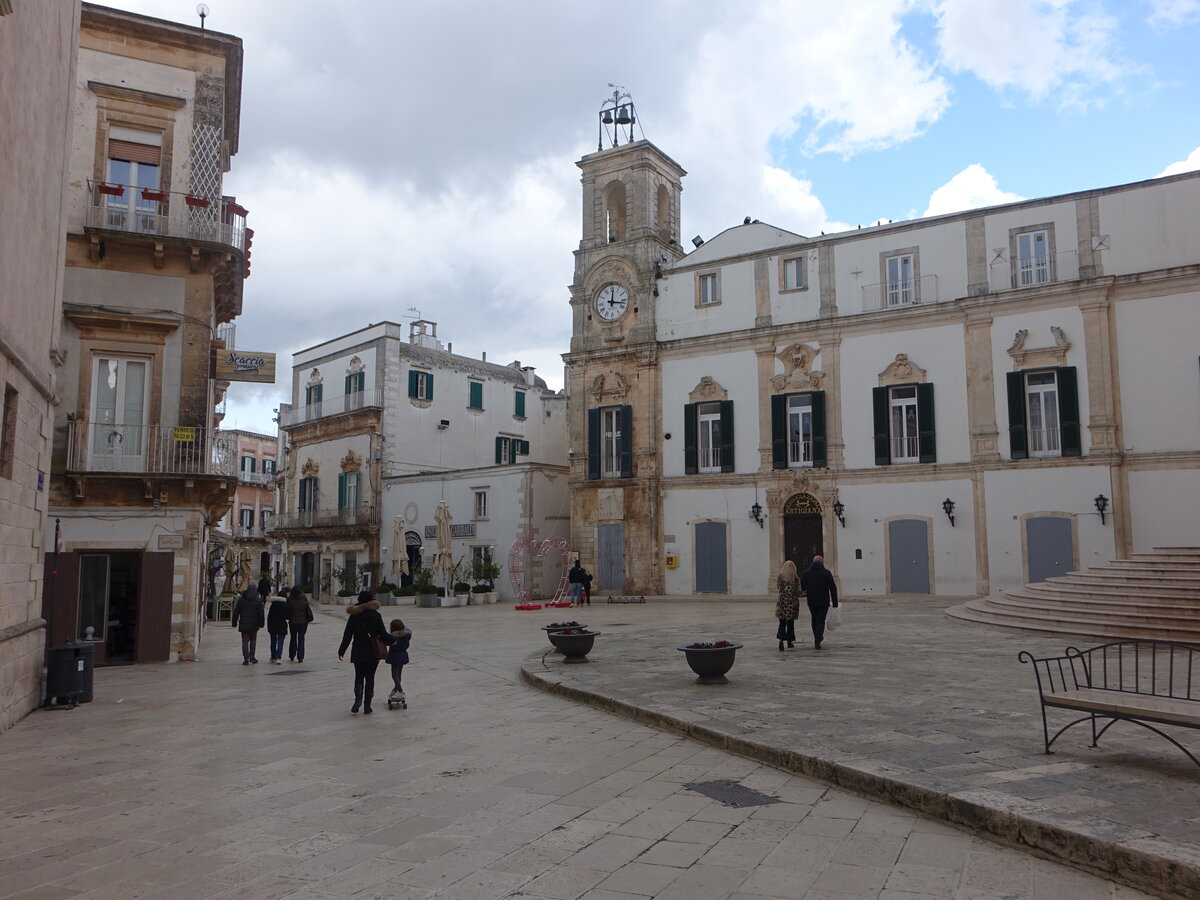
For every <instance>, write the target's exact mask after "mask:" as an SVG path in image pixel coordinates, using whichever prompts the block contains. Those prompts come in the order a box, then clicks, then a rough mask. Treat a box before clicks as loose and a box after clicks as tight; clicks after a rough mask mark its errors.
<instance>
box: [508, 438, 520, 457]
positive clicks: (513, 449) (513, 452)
mask: <svg viewBox="0 0 1200 900" xmlns="http://www.w3.org/2000/svg"><path fill="white" fill-rule="evenodd" d="M520 445H521V442H520V441H519V440H517V439H516V438H509V439H508V461H509V462H510V463H515V462H516V461H517V450H518V449H519V448H520Z"/></svg>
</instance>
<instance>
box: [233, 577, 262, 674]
mask: <svg viewBox="0 0 1200 900" xmlns="http://www.w3.org/2000/svg"><path fill="white" fill-rule="evenodd" d="M231 624H232V625H233V627H234V628H236V629H237V630H238V631H240V632H241V633H242V665H243V666H248V665H250V663H256V662H258V659H257V657H255V655H254V651H255V648H256V647H257V645H258V630H259V629H260V628H262V627H263V626H264V625H266V624H267V613H266V607H265V606H264V604H263V602H262V598H261V597H259V596H258V591H256V590H255V589H254V588H246V590H244V591H243V592H242V596H241V597H239V598H238V602H237V604H236V605H235V606H234V607H233V619H232V623H231Z"/></svg>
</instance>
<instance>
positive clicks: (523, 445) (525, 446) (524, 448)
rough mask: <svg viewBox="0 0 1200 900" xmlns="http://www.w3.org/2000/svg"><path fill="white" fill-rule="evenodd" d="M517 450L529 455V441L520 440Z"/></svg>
mask: <svg viewBox="0 0 1200 900" xmlns="http://www.w3.org/2000/svg"><path fill="white" fill-rule="evenodd" d="M517 452H518V453H519V454H521V455H522V456H528V455H529V441H520V442H518V447H517Z"/></svg>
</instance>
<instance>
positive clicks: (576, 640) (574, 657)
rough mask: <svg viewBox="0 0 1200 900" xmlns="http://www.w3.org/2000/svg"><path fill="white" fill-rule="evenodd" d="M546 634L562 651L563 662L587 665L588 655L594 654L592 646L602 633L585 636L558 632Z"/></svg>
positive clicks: (592, 632) (584, 634) (591, 632)
mask: <svg viewBox="0 0 1200 900" xmlns="http://www.w3.org/2000/svg"><path fill="white" fill-rule="evenodd" d="M546 634H547V635H549V637H550V643H552V644H553V645H554V646H555V647H557V648H558V649H559V650H561V651H562V655H563V662H565V663H585V662H587V661H588V658H587V655H588V654H589V653H591V652H592V644H593V643H594V642H595V640H596V637H597V635H599V634H600V632H599V631H588V632H585V633H583V634H563V633H562V632H558V631H547V632H546Z"/></svg>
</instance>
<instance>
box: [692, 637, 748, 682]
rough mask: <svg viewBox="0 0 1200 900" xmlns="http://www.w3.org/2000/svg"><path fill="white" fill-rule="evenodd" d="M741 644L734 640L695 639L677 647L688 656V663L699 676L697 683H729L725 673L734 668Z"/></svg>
mask: <svg viewBox="0 0 1200 900" xmlns="http://www.w3.org/2000/svg"><path fill="white" fill-rule="evenodd" d="M741 646H742V645H741V644H737V643H734V642H733V641H695V642H694V643H691V644H684V645H683V646H681V647H677V648H676V649H678V650H682V651H683V652H684V655H685V656H687V663H688V665H689V666H691V667H692V671H693V672H695V673H696V675H697V676H699V677H698V678H697V679H696V684H729V679H728V678H726V677H725V673H726V672H728V671H729V670H730V669H732V668H733V658H734V656H735V655H736V654H737V651H738V649H739V648H740V647H741Z"/></svg>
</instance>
